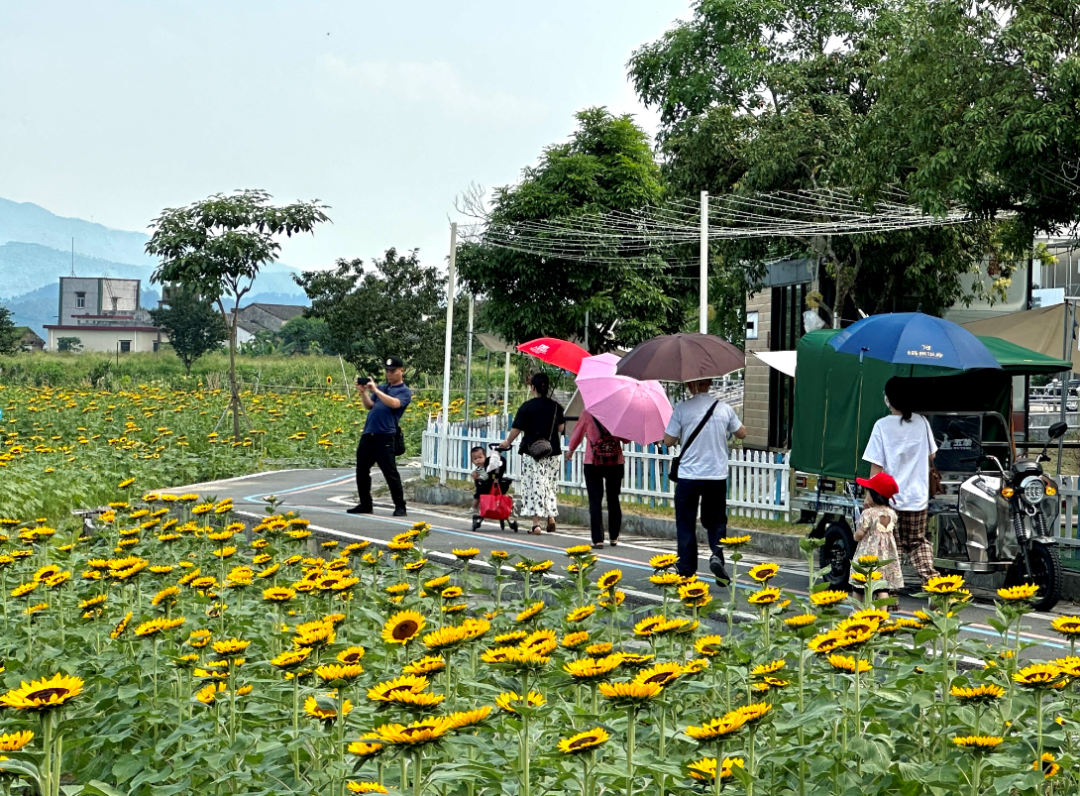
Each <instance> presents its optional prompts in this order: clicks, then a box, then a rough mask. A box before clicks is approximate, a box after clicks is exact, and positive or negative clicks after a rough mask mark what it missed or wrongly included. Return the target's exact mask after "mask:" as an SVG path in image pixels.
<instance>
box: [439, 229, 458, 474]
mask: <svg viewBox="0 0 1080 796" xmlns="http://www.w3.org/2000/svg"><path fill="white" fill-rule="evenodd" d="M456 281H457V222H456V221H455V222H453V223H451V224H450V268H449V273H448V274H447V279H446V343H445V347H444V349H443V382H442V385H443V386H442V421H443V422H442V429H441V430H442V439H441V440H440V441H439V443H440V444H439V449H440V450H439V481H440V482H441V483H444V484H445V483H446V476H447V473H448V472H449V470H448V465H449V461H448V459H449V457H450V364H451V356H450V354H451V350H450V349H451V346H452V345H453V342H454V293H455V292H456V290H457V285H456V284H455V283H456Z"/></svg>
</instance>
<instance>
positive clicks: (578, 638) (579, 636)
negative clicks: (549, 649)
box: [560, 630, 589, 650]
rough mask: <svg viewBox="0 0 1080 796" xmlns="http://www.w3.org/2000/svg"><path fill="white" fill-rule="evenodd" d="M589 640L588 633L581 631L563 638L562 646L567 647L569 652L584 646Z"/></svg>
mask: <svg viewBox="0 0 1080 796" xmlns="http://www.w3.org/2000/svg"><path fill="white" fill-rule="evenodd" d="M588 640H589V633H588V631H585V630H580V631H578V632H577V633H567V634H566V635H565V636H563V638H562V641H561V642H560V643H561V644H562V646H564V647H566V648H567V649H568V650H572V649H577V648H578V647H580V646H581V645H582V644H584V643H586V642H587V641H588Z"/></svg>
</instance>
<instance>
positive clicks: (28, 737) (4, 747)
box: [0, 730, 34, 752]
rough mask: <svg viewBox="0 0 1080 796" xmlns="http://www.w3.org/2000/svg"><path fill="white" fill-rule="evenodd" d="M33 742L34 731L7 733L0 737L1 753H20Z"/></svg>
mask: <svg viewBox="0 0 1080 796" xmlns="http://www.w3.org/2000/svg"><path fill="white" fill-rule="evenodd" d="M32 740H34V732H33V730H21V731H20V732H5V733H4V734H3V735H0V752H18V751H19V750H20V749H22V748H23V747H24V746H26V745H27V744H28V743H30V742H31V741H32Z"/></svg>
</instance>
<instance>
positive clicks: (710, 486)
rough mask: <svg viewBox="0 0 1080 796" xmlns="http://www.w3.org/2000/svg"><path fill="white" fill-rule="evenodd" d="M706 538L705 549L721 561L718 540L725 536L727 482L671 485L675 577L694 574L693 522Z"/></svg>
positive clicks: (693, 482)
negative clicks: (673, 508)
mask: <svg viewBox="0 0 1080 796" xmlns="http://www.w3.org/2000/svg"><path fill="white" fill-rule="evenodd" d="M699 505H700V506H701V524H702V525H704V526H705V532H706V533H707V534H708V537H709V549H710V550H711V551H712V552H713V553H715V554H716V555H718V556H720V560H721V561H723V560H724V551H723V549H722V548H721V547H720V539H721V537H723V536H724V535H725V534H726V533H727V481H726V480H724V481H705V480H693V479H686V478H682V479H680V480H679V482H678V483H676V484H675V536H676V539H677V542H678V547H679V551H678V552H679V564H678V569H679V574H680V575H682V576H683V577H684V578H686V577H690V576H691V575H693V574H694V573H696V572H697V570H698V545H697V519H698V506H699Z"/></svg>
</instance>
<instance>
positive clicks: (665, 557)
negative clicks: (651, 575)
mask: <svg viewBox="0 0 1080 796" xmlns="http://www.w3.org/2000/svg"><path fill="white" fill-rule="evenodd" d="M678 563H679V557H678V556H677V555H675V554H673V553H663V554H661V555H658V556H653V557H652V558H650V559H649V566H650V567H652V568H653V569H655V570H657V571H660V570H665V569H671V567H673V566H675V565H676V564H678Z"/></svg>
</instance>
